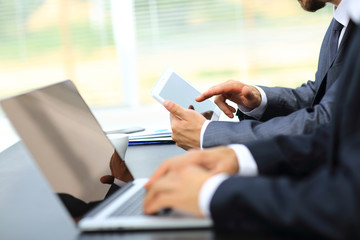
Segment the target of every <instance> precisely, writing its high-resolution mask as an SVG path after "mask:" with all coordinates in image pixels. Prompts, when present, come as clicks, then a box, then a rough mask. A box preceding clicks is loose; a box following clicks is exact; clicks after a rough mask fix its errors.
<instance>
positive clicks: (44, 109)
mask: <svg viewBox="0 0 360 240" xmlns="http://www.w3.org/2000/svg"><path fill="white" fill-rule="evenodd" d="M1 105H2V107H3V110H4V111H5V112H6V114H7V116H8V118H9V119H10V121H11V122H12V124H13V126H14V127H15V129H16V131H17V132H18V134H19V136H20V137H21V139H22V140H23V142H24V143H25V145H26V147H27V148H28V150H29V152H30V153H31V154H32V156H33V158H34V159H35V161H36V162H37V164H38V165H39V167H40V168H41V170H42V172H43V174H44V175H45V177H46V178H47V180H48V181H49V183H50V184H51V186H52V188H53V190H54V191H55V192H56V193H68V194H71V195H73V196H74V197H77V198H79V199H82V200H83V201H85V202H88V201H96V200H101V199H103V198H104V196H105V194H106V192H107V191H108V188H109V186H108V185H104V184H102V183H100V181H99V179H100V177H101V176H103V175H107V174H109V173H110V170H109V160H110V157H111V155H112V153H113V151H114V148H113V146H112V145H111V143H110V141H109V140H108V139H107V137H106V135H105V134H104V132H103V130H102V128H101V126H100V125H99V123H98V122H97V120H96V119H95V117H94V116H93V115H92V113H91V111H90V109H89V108H88V106H87V105H86V103H85V102H84V100H83V99H82V97H81V96H80V94H79V93H78V91H77V90H76V88H75V86H74V84H73V83H72V82H71V81H69V80H68V81H64V82H61V83H57V84H54V85H51V86H48V87H45V88H41V89H37V90H35V91H31V92H28V93H25V94H22V95H18V96H15V97H11V98H8V99H5V100H2V101H1Z"/></svg>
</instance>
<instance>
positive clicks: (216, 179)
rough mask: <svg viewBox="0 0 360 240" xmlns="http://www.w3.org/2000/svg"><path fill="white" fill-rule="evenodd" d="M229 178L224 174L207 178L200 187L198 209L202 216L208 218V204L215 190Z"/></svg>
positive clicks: (209, 214)
mask: <svg viewBox="0 0 360 240" xmlns="http://www.w3.org/2000/svg"><path fill="white" fill-rule="evenodd" d="M227 178H229V176H228V175H227V174H225V173H219V174H216V175H214V176H212V177H211V178H209V179H208V180H207V181H206V182H205V183H204V184H203V185H202V187H201V189H200V194H199V200H198V201H199V202H198V204H199V207H200V210H201V212H202V214H203V215H204V216H206V217H210V216H211V213H210V202H211V199H212V198H213V196H214V194H215V192H216V190H217V189H218V187H219V186H220V184H221V183H222V182H224V181H225V180H226V179H227Z"/></svg>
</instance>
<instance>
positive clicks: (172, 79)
mask: <svg viewBox="0 0 360 240" xmlns="http://www.w3.org/2000/svg"><path fill="white" fill-rule="evenodd" d="M200 94H201V93H200V92H199V91H198V90H196V89H195V88H194V87H193V86H192V85H191V84H190V83H189V82H187V81H186V80H185V79H184V78H182V77H181V76H180V75H179V74H177V73H176V72H174V71H173V70H172V69H171V68H166V70H165V71H164V73H163V74H162V75H161V77H160V78H159V80H158V81H157V82H156V83H155V85H154V87H153V89H152V90H151V96H152V97H153V98H155V99H156V100H157V101H158V102H160V103H161V104H162V103H163V102H164V101H165V100H170V101H173V102H174V103H176V104H178V105H180V106H182V107H184V108H189V106H193V109H194V110H195V111H197V112H199V113H201V114H203V115H204V116H205V117H206V118H207V119H209V120H219V117H220V113H221V110H220V109H219V108H218V106H217V105H216V104H215V103H214V102H212V101H211V100H209V99H207V100H205V101H203V102H197V101H195V98H196V97H197V96H199V95H200Z"/></svg>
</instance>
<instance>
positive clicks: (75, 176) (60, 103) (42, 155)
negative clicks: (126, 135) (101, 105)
mask: <svg viewBox="0 0 360 240" xmlns="http://www.w3.org/2000/svg"><path fill="white" fill-rule="evenodd" d="M0 104H1V106H2V108H3V110H4V112H5V113H6V115H7V116H8V118H9V120H10V121H11V123H12V124H13V126H14V128H15V129H16V131H17V132H18V134H19V136H20V137H21V139H22V140H23V142H24V143H25V145H26V147H27V149H28V150H29V152H30V153H31V155H32V156H33V158H34V160H35V161H36V163H37V164H38V165H39V167H40V169H41V170H42V172H43V174H44V176H45V178H46V179H47V180H48V182H49V183H50V185H51V186H52V189H53V191H54V192H65V193H70V194H72V195H74V196H75V197H77V198H80V199H82V200H85V201H94V200H99V199H103V198H104V196H105V194H106V192H107V188H106V186H104V185H103V184H101V183H100V181H99V178H100V177H101V176H103V175H105V172H106V171H109V170H108V169H107V168H108V161H109V159H110V157H111V154H112V153H113V151H114V150H113V149H114V147H113V146H112V144H111V142H110V141H109V139H108V138H107V136H106V135H105V133H104V132H103V130H102V128H101V126H100V124H99V123H98V122H97V120H96V119H95V117H94V116H93V114H92V113H91V111H90V109H89V107H88V106H87V105H86V103H85V102H84V100H83V99H82V97H81V96H80V94H79V92H78V91H77V89H76V88H75V86H74V84H73V83H72V82H71V81H69V80H68V81H64V82H60V83H57V84H53V85H51V86H47V87H44V88H41V89H37V90H34V91H30V92H28V93H25V94H21V95H18V96H14V97H10V98H7V99H4V100H1V101H0ZM129 170H130V172H131V168H129ZM146 181H147V179H135V180H134V181H133V182H131V183H128V184H127V185H125V186H124V187H122V188H121V190H119V191H118V192H116V193H114V194H113V195H112V196H111V197H110V198H108V199H107V200H105V201H103V202H102V203H101V204H99V205H98V206H97V207H96V208H95V209H93V210H92V211H91V212H89V213H88V214H87V215H86V216H85V217H84V218H83V219H82V220H81V221H80V222H79V224H78V226H79V227H80V229H81V230H83V231H98V230H145V229H178V228H209V227H211V226H212V221H211V219H199V218H194V217H191V216H188V215H185V214H182V213H179V212H176V211H172V212H170V213H168V214H166V215H162V216H146V215H144V214H143V212H142V202H143V198H144V195H145V189H144V188H143V186H144V184H145V183H146ZM134 204H135V205H134Z"/></svg>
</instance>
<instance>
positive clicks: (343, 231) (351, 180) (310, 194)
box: [210, 134, 360, 239]
mask: <svg viewBox="0 0 360 240" xmlns="http://www.w3.org/2000/svg"><path fill="white" fill-rule="evenodd" d="M350 140H351V139H350ZM352 140H353V141H351V143H349V144H345V145H344V146H343V147H342V150H341V151H340V153H339V158H340V160H341V161H340V163H339V165H338V166H337V167H336V169H334V168H331V167H330V165H329V167H323V168H321V169H319V170H317V171H315V172H314V173H313V174H312V175H311V176H309V177H307V178H305V179H302V180H301V181H298V180H295V179H290V178H287V177H277V178H273V177H265V176H262V177H255V178H242V177H231V178H229V179H227V180H226V181H224V182H223V183H222V184H221V185H220V186H219V187H218V189H217V190H216V192H215V194H214V196H213V198H212V200H211V203H210V211H211V216H212V218H213V221H214V225H215V228H217V229H221V230H224V229H225V230H234V231H236V230H239V229H242V230H249V231H267V230H269V231H270V230H271V231H281V232H289V233H291V234H306V235H311V236H313V235H316V234H319V235H322V236H326V237H329V238H332V239H340V238H342V239H353V238H354V236H359V235H360V228H359V226H358V225H359V222H360V209H359V207H358V205H359V204H358V203H359V202H360V176H359V171H360V161H359V156H360V148H359V146H360V134H357V135H356V136H355V137H354V139H352Z"/></svg>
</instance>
